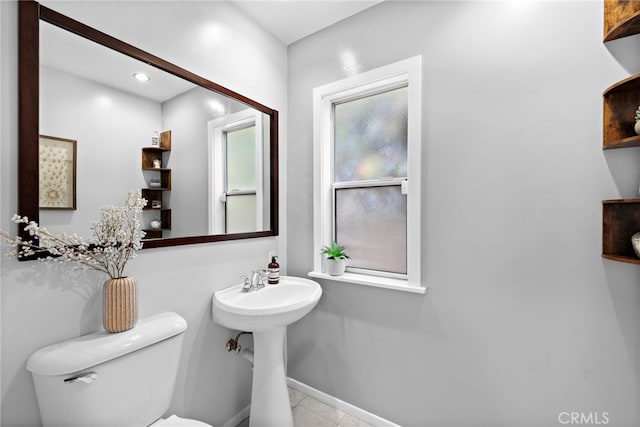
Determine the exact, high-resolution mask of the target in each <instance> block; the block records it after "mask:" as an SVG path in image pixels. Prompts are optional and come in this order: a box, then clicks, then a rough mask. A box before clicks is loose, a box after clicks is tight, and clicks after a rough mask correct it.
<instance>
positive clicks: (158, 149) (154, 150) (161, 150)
mask: <svg viewBox="0 0 640 427" xmlns="http://www.w3.org/2000/svg"><path fill="white" fill-rule="evenodd" d="M142 151H146V152H149V153H164V152H165V151H171V149H170V148H164V147H142Z"/></svg>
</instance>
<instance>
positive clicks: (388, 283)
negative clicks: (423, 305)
mask: <svg viewBox="0 0 640 427" xmlns="http://www.w3.org/2000/svg"><path fill="white" fill-rule="evenodd" d="M309 277H315V278H317V279H325V280H333V281H336V282H346V283H357V284H358V285H366V286H375V287H377V288H385V289H394V290H397V291H404V292H412V293H415V294H425V293H427V288H425V287H423V286H411V285H409V284H407V281H406V280H401V279H392V278H389V277H379V276H368V275H365V274H355V273H344V274H343V275H341V276H331V275H329V274H327V273H320V272H317V271H311V272H310V273H309Z"/></svg>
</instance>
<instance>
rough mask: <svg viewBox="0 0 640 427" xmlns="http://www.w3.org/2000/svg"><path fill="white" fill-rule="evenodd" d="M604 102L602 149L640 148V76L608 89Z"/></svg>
mask: <svg viewBox="0 0 640 427" xmlns="http://www.w3.org/2000/svg"><path fill="white" fill-rule="evenodd" d="M639 3H640V2H639ZM602 100H603V106H602V110H603V111H602V112H603V116H602V118H603V128H602V130H603V132H602V148H603V149H604V150H609V149H614V148H624V147H637V146H640V136H638V135H636V133H635V130H634V126H635V114H636V110H637V109H638V106H640V74H636V75H633V76H631V77H628V78H626V79H624V80H621V81H619V82H618V83H616V84H614V85H612V86H610V87H609V88H607V90H605V91H604V93H603V94H602Z"/></svg>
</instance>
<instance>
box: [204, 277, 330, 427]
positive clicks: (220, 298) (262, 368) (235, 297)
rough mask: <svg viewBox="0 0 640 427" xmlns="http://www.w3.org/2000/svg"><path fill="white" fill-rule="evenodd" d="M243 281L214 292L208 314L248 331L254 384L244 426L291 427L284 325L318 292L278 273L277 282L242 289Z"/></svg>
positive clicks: (317, 288)
mask: <svg viewBox="0 0 640 427" xmlns="http://www.w3.org/2000/svg"><path fill="white" fill-rule="evenodd" d="M242 286H243V285H242V284H239V285H236V286H231V287H229V288H225V289H221V290H219V291H216V292H214V293H213V300H212V307H211V310H212V316H213V321H214V322H216V323H218V324H219V325H222V326H225V327H227V328H230V329H236V330H239V331H247V332H253V345H254V348H253V351H254V360H253V386H252V390H251V413H250V416H249V425H250V426H251V427H257V426H277V427H293V417H292V416H291V407H290V406H289V393H288V391H287V382H286V377H285V370H284V337H285V333H286V331H287V325H290V324H291V323H293V322H295V321H297V320H300V319H301V318H302V317H304V316H305V315H306V314H307V313H309V312H310V311H311V310H312V309H313V308H314V307H315V306H316V304H317V303H318V301H319V300H320V297H321V296H322V288H321V287H320V285H319V284H318V283H317V282H315V281H313V280H309V279H303V278H298V277H290V276H281V277H280V283H279V284H277V285H265V287H264V288H262V289H259V290H257V291H253V292H249V293H242V292H240V290H241V289H242Z"/></svg>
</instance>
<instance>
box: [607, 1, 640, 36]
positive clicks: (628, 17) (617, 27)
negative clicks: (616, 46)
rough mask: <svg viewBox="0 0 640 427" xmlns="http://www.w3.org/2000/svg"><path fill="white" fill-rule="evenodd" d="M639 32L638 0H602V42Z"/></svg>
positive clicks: (639, 9)
mask: <svg viewBox="0 0 640 427" xmlns="http://www.w3.org/2000/svg"><path fill="white" fill-rule="evenodd" d="M638 33H640V2H638V1H637V0H631V1H628V0H604V39H603V41H604V42H608V41H611V40H616V39H619V38H622V37H628V36H632V35H634V34H638Z"/></svg>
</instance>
